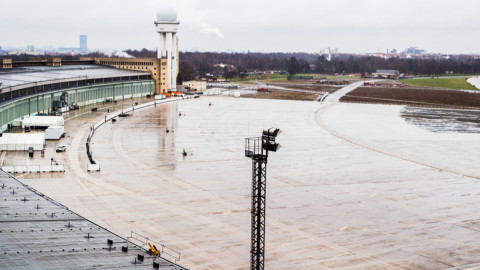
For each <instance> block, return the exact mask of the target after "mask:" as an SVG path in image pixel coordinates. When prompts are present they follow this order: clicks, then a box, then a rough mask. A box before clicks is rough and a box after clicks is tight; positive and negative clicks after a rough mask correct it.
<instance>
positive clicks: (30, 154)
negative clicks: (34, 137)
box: [28, 147, 34, 158]
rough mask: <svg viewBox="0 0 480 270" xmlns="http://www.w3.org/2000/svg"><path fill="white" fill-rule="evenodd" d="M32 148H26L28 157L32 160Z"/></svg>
mask: <svg viewBox="0 0 480 270" xmlns="http://www.w3.org/2000/svg"><path fill="white" fill-rule="evenodd" d="M33 153H34V152H33V147H28V156H29V157H31V158H33Z"/></svg>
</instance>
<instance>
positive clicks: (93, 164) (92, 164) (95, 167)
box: [86, 97, 184, 171]
mask: <svg viewBox="0 0 480 270" xmlns="http://www.w3.org/2000/svg"><path fill="white" fill-rule="evenodd" d="M182 99H184V98H183V97H178V98H169V99H162V100H155V101H151V102H147V103H144V104H140V105H135V106H133V107H130V108H127V109H124V110H121V111H117V112H114V113H112V114H110V115H108V116H106V117H105V119H104V120H101V121H99V122H97V123H96V124H95V125H94V126H92V127H91V129H90V133H88V137H87V142H86V147H87V156H88V159H89V164H87V171H100V164H98V161H96V160H95V158H94V157H93V151H92V148H91V146H90V141H91V140H92V138H93V135H95V131H96V130H97V129H98V128H99V127H101V126H102V125H103V124H105V123H107V122H108V121H111V120H112V119H113V118H115V117H118V116H119V115H120V114H128V113H130V112H133V111H135V110H139V109H143V108H146V107H150V106H156V105H157V104H162V103H166V102H171V101H177V100H182Z"/></svg>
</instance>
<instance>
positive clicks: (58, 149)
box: [55, 145, 67, 152]
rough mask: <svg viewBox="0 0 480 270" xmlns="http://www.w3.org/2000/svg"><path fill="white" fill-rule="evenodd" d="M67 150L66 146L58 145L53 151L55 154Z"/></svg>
mask: <svg viewBox="0 0 480 270" xmlns="http://www.w3.org/2000/svg"><path fill="white" fill-rule="evenodd" d="M66 150H67V146H65V145H59V146H57V149H56V150H55V151H57V152H65V151H66Z"/></svg>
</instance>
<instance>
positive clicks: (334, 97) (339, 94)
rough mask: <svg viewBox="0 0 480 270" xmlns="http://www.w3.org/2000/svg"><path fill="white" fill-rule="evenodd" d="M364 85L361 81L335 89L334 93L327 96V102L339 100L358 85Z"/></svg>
mask: <svg viewBox="0 0 480 270" xmlns="http://www.w3.org/2000/svg"><path fill="white" fill-rule="evenodd" d="M362 85H363V81H359V82H355V83H352V84H349V85H347V86H345V87H343V88H341V89H339V90H337V91H335V92H334V93H332V94H330V95H328V96H327V97H326V98H325V102H339V101H340V98H341V97H343V96H344V95H346V94H348V93H349V92H351V91H353V90H355V89H357V87H360V86H362Z"/></svg>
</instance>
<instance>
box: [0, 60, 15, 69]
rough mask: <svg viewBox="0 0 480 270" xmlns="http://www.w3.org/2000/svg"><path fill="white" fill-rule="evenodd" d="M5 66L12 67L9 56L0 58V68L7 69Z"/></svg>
mask: <svg viewBox="0 0 480 270" xmlns="http://www.w3.org/2000/svg"><path fill="white" fill-rule="evenodd" d="M7 68H12V59H11V58H3V59H0V69H7Z"/></svg>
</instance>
